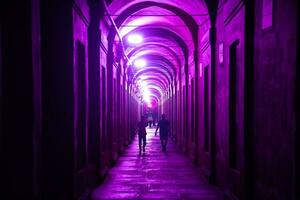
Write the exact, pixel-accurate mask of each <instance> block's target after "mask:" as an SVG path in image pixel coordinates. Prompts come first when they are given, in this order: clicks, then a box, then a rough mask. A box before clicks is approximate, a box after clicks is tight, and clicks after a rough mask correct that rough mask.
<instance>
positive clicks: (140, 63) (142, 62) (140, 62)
mask: <svg viewBox="0 0 300 200" xmlns="http://www.w3.org/2000/svg"><path fill="white" fill-rule="evenodd" d="M146 64H147V63H146V61H145V60H144V59H138V60H135V61H134V66H135V67H145V66H146Z"/></svg>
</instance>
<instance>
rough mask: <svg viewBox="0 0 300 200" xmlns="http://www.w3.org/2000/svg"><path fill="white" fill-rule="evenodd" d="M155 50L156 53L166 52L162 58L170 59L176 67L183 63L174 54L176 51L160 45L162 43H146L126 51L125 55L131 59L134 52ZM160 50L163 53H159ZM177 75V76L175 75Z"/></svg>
mask: <svg viewBox="0 0 300 200" xmlns="http://www.w3.org/2000/svg"><path fill="white" fill-rule="evenodd" d="M153 48H155V49H156V50H157V52H166V53H167V54H164V55H163V56H165V57H167V59H169V58H170V59H171V60H173V61H174V62H176V65H177V66H178V67H180V66H182V65H183V63H182V62H181V59H180V56H183V55H180V54H176V53H175V52H176V50H173V49H171V48H170V46H168V45H165V44H162V43H155V42H151V43H146V44H143V45H140V46H139V47H136V48H132V49H131V50H130V51H129V50H128V49H127V55H128V56H129V57H131V56H132V55H133V54H135V53H136V52H140V51H144V50H149V49H153ZM160 49H162V50H163V51H160ZM175 75H177V74H175Z"/></svg>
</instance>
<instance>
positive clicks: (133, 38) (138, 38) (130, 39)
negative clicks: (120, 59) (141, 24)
mask: <svg viewBox="0 0 300 200" xmlns="http://www.w3.org/2000/svg"><path fill="white" fill-rule="evenodd" d="M127 41H128V42H129V43H130V44H139V43H141V42H143V37H142V36H141V35H138V34H133V35H129V36H128V38H127Z"/></svg>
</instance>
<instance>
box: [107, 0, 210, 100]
mask: <svg viewBox="0 0 300 200" xmlns="http://www.w3.org/2000/svg"><path fill="white" fill-rule="evenodd" d="M108 12H109V13H108V14H109V15H110V16H111V17H112V18H113V20H114V21H115V25H116V27H117V28H118V30H119V33H120V35H121V37H122V41H123V46H124V51H125V54H126V55H127V57H128V58H129V62H130V64H129V65H128V66H129V67H128V68H129V69H127V71H128V72H130V73H131V74H132V76H131V78H132V83H133V84H134V85H135V86H136V87H137V88H139V91H140V92H141V95H142V97H143V100H144V101H145V102H148V103H158V101H159V100H160V99H161V97H162V95H163V94H164V93H165V92H166V91H167V90H168V88H169V87H170V85H172V84H174V81H176V80H177V79H178V76H179V75H180V74H181V73H182V72H183V69H184V66H185V65H187V64H189V63H191V62H192V61H193V58H194V51H195V50H196V49H197V48H198V32H199V28H201V26H200V25H201V24H202V23H203V22H204V21H206V20H207V19H208V18H209V15H208V9H207V7H206V4H205V2H204V0H185V1H182V0H165V1H161V0H156V1H143V0H132V1H128V0H114V1H109V2H108ZM116 34H117V33H116V31H113V30H112V29H111V30H110V32H109V36H108V38H110V39H111V40H114V41H116V43H115V44H118V45H120V44H119V42H118V40H119V39H118V37H117V36H116Z"/></svg>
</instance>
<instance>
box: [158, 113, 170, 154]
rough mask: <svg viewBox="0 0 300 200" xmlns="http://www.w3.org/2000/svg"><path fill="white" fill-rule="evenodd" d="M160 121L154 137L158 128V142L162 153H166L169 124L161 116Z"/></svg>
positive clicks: (163, 115)
mask: <svg viewBox="0 0 300 200" xmlns="http://www.w3.org/2000/svg"><path fill="white" fill-rule="evenodd" d="M161 118H162V119H161V120H159V122H158V124H157V127H156V131H155V136H156V134H157V130H158V128H159V135H160V142H161V147H162V151H164V152H166V150H167V143H168V135H169V131H170V122H169V121H168V120H166V115H165V114H162V116H161Z"/></svg>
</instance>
